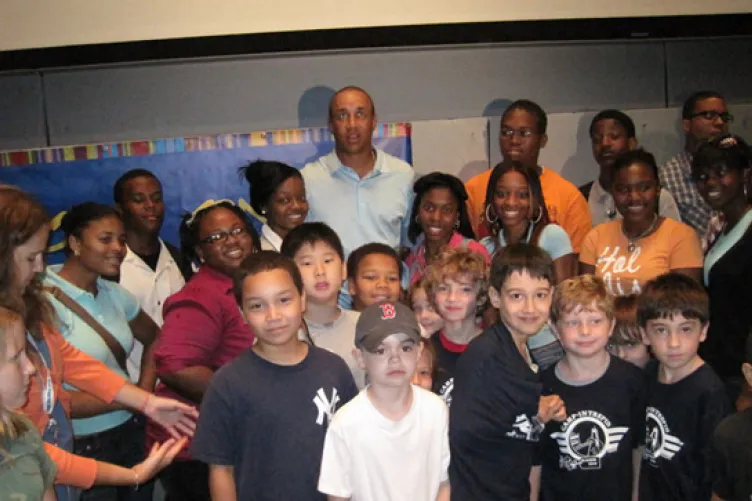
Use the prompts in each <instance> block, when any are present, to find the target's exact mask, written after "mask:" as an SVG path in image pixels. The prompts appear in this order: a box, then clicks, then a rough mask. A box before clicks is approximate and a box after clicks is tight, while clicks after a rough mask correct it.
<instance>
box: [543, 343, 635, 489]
mask: <svg viewBox="0 0 752 501" xmlns="http://www.w3.org/2000/svg"><path fill="white" fill-rule="evenodd" d="M541 381H542V382H543V393H544V394H547V395H559V396H560V397H561V398H562V400H564V403H565V405H566V408H567V419H566V421H563V422H556V421H551V422H549V423H548V424H547V425H546V429H545V431H544V432H543V435H542V436H541V441H540V445H539V453H540V463H541V493H542V499H544V500H545V501H569V500H575V499H576V500H579V501H590V500H592V501H596V500H597V501H629V500H631V499H632V485H633V484H632V478H633V476H632V475H633V466H632V465H633V463H632V458H633V451H634V449H636V448H638V447H639V446H640V445H642V444H643V442H644V438H645V391H646V385H647V381H646V378H645V373H644V372H643V371H642V370H641V369H639V368H637V367H636V366H634V365H632V364H630V363H629V362H625V361H624V360H621V359H620V358H617V357H611V360H610V362H609V366H608V368H607V369H606V372H604V373H603V375H601V377H599V378H598V379H596V380H595V381H591V382H589V383H587V384H583V385H577V384H576V383H572V382H567V381H564V380H563V378H562V377H561V376H560V375H558V371H557V370H556V366H554V367H551V368H550V369H548V370H546V371H544V372H543V373H542V374H541Z"/></svg>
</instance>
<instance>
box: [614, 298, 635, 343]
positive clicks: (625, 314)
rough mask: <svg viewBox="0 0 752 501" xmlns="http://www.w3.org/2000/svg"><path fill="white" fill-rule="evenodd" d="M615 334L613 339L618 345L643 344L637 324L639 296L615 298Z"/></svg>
mask: <svg viewBox="0 0 752 501" xmlns="http://www.w3.org/2000/svg"><path fill="white" fill-rule="evenodd" d="M614 320H615V325H614V332H613V334H612V335H611V338H612V339H613V340H614V341H616V342H617V343H618V344H624V343H635V342H637V343H641V342H642V335H641V334H640V325H639V324H638V323H637V294H630V295H628V296H617V297H615V298H614Z"/></svg>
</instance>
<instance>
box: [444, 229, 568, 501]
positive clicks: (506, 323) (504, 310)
mask: <svg viewBox="0 0 752 501" xmlns="http://www.w3.org/2000/svg"><path fill="white" fill-rule="evenodd" d="M553 283H554V278H553V264H552V261H551V257H550V256H549V255H548V254H547V253H546V252H545V251H543V250H541V249H540V248H538V247H535V246H532V245H529V244H515V245H510V246H507V247H505V248H504V249H502V250H501V251H500V252H499V253H497V254H496V256H495V257H494V260H493V263H492V265H491V277H490V288H489V298H490V300H491V304H492V305H493V307H494V308H496V309H497V310H498V311H499V315H500V318H501V321H500V322H499V323H497V324H496V325H494V326H493V327H491V328H489V329H488V330H486V331H485V332H484V333H483V334H482V335H481V336H478V337H477V338H475V339H474V340H473V341H471V342H470V344H469V346H468V348H467V350H466V351H465V353H464V354H463V355H462V357H460V359H459V360H458V361H457V366H456V368H455V374H454V392H453V402H452V407H451V408H450V417H449V447H450V450H451V462H450V465H449V483H450V484H451V486H452V501H466V500H467V501H478V500H491V499H503V500H507V501H529V499H530V483H529V480H528V478H529V476H530V469H531V466H532V463H533V452H534V449H535V444H536V442H537V441H538V438H539V436H540V433H541V431H542V430H543V426H544V425H545V423H546V422H548V421H549V420H551V419H558V420H563V419H564V418H565V417H566V409H565V407H564V402H563V401H562V400H561V399H560V398H559V397H558V396H556V395H550V396H547V397H541V396H540V394H541V384H540V382H539V381H538V374H537V367H536V366H535V364H534V363H533V362H532V360H531V358H530V353H529V351H528V349H527V344H526V343H527V340H528V339H529V338H530V337H531V336H533V335H535V334H537V333H538V332H539V331H540V329H541V327H542V326H543V325H544V324H545V323H546V321H547V320H548V316H549V310H550V307H551V294H552V284H553Z"/></svg>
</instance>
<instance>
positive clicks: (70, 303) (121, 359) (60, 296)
mask: <svg viewBox="0 0 752 501" xmlns="http://www.w3.org/2000/svg"><path fill="white" fill-rule="evenodd" d="M44 290H45V291H47V292H49V293H50V294H52V296H53V297H54V298H55V299H57V300H58V301H60V302H61V303H63V305H65V307H66V308H68V309H69V310H70V311H72V312H73V313H75V314H76V315H78V317H79V318H80V319H81V320H83V321H84V322H86V324H87V325H88V326H89V327H91V328H92V329H94V331H95V332H96V333H97V334H99V336H100V337H101V338H102V341H104V344H106V345H107V348H109V350H110V351H111V352H112V354H113V355H114V357H115V360H116V361H117V363H118V365H119V366H120V368H121V369H123V371H125V373H126V374H127V373H128V369H127V367H126V365H125V360H126V358H127V356H126V354H125V349H124V348H123V345H122V344H120V342H119V341H118V340H117V339H115V336H113V335H112V334H110V332H109V331H108V330H107V329H105V328H104V327H103V326H102V324H100V323H99V322H97V321H96V319H95V318H94V317H92V316H91V314H90V313H89V312H88V311H86V309H85V308H84V307H83V306H81V305H80V304H78V303H77V302H76V301H75V300H74V299H73V298H72V297H70V296H69V295H68V294H66V293H65V292H63V291H62V289H60V287H55V286H45V287H44Z"/></svg>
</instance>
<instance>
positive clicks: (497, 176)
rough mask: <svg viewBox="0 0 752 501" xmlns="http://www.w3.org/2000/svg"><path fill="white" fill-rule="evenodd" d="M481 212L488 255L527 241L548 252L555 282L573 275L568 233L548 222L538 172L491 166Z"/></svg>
mask: <svg viewBox="0 0 752 501" xmlns="http://www.w3.org/2000/svg"><path fill="white" fill-rule="evenodd" d="M485 207H486V208H485V211H484V215H483V219H484V224H486V226H487V228H488V230H489V232H490V234H491V235H490V236H488V237H485V238H483V239H482V240H481V241H480V243H482V244H483V245H484V246H485V247H486V249H487V250H488V252H489V254H492V255H493V253H494V252H496V251H497V250H498V249H502V248H504V247H506V246H507V245H511V244H516V243H519V242H525V243H530V244H533V245H536V246H538V247H540V248H541V249H543V250H545V251H546V252H548V253H549V255H550V256H551V258H552V259H553V261H554V275H555V277H556V283H557V284H558V283H559V282H561V281H562V280H565V279H567V278H569V277H572V276H574V274H575V273H574V272H575V269H576V266H577V256H576V254H575V253H574V250H573V249H572V242H571V241H570V239H569V235H567V232H566V231H565V230H564V228H562V227H561V226H559V225H558V224H554V223H552V222H551V220H550V218H549V217H548V210H547V209H546V203H545V201H544V200H543V190H542V189H541V184H540V177H539V176H538V173H537V172H536V171H535V170H533V169H531V168H529V167H525V166H524V165H522V164H521V163H518V162H511V163H510V164H508V165H505V164H499V165H497V166H496V167H494V170H493V174H492V175H491V179H490V180H489V181H488V188H487V190H486V202H485Z"/></svg>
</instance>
